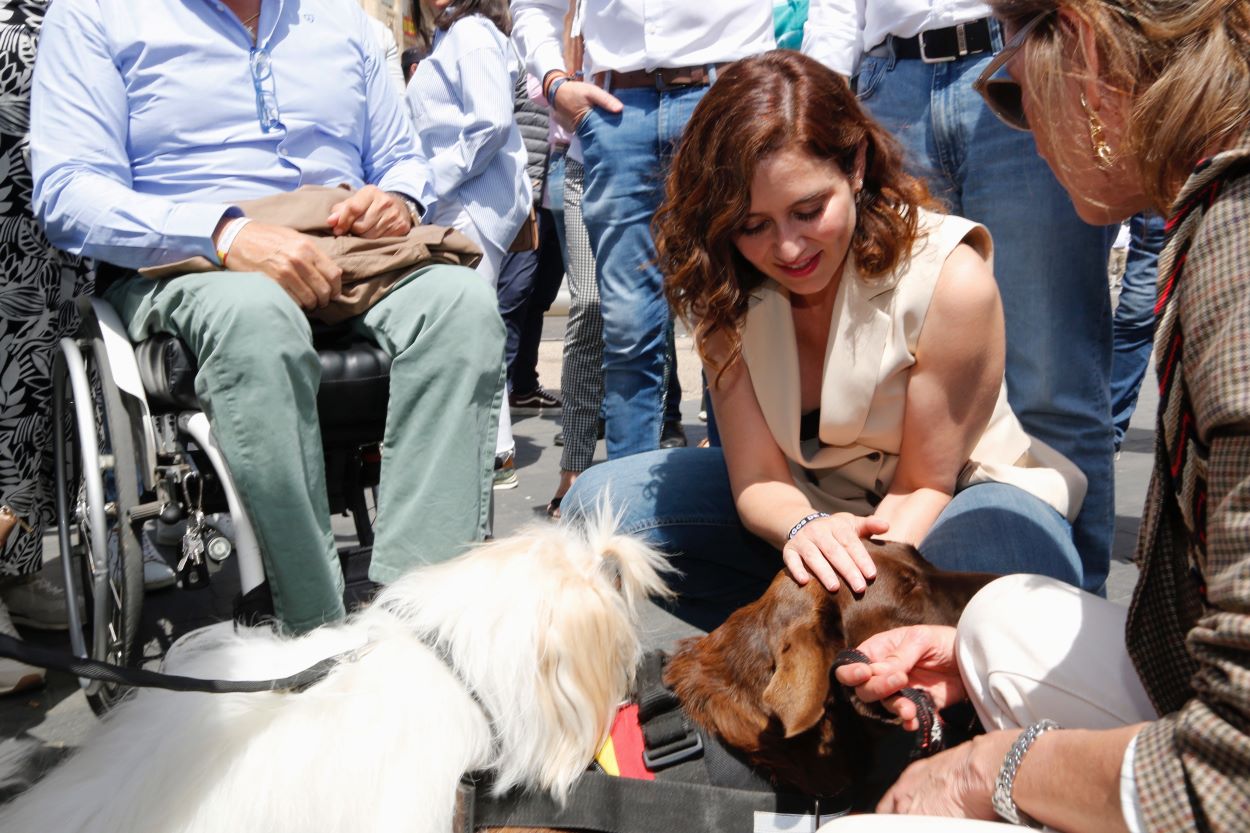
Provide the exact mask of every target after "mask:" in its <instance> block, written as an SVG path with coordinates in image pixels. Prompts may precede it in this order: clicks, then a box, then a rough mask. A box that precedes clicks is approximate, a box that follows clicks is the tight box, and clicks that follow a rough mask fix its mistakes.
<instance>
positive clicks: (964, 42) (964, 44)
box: [919, 23, 968, 64]
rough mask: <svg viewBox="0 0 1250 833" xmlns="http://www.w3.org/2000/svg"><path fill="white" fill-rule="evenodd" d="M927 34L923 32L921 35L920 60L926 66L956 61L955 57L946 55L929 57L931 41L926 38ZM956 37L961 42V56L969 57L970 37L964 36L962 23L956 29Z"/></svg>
mask: <svg viewBox="0 0 1250 833" xmlns="http://www.w3.org/2000/svg"><path fill="white" fill-rule="evenodd" d="M925 34H926V33H925V32H921V33H920V35H919V37H920V60H922V61H924V62H925V63H926V64H945V63H948V62H950V61H953V60H955V58H956V56H955V55H944V56H942V57H940V58H930V57H929V41H928V39H927V38H926V37H925ZM955 36H956V37H957V38H958V40H959V54H960V55H967V54H968V37H967V35H965V34H964V25H963V24H962V23H960V24H959V25H958V26H956V27H955Z"/></svg>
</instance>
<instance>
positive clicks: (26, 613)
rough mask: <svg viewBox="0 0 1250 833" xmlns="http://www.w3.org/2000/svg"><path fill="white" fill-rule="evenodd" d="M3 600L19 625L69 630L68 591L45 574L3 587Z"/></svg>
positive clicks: (1, 596)
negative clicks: (66, 603) (66, 598)
mask: <svg viewBox="0 0 1250 833" xmlns="http://www.w3.org/2000/svg"><path fill="white" fill-rule="evenodd" d="M0 603H3V605H4V606H6V607H7V608H8V609H9V615H10V616H11V617H12V618H13V621H14V622H16V623H17V624H19V625H23V626H25V627H28V628H36V629H37V630H41V631H63V630H68V629H69V618H68V616H69V614H68V612H67V610H66V608H65V590H64V589H62V588H61V587H60V586H58V585H56V584H53V583H52V582H50V581H48V580H47V579H46V578H44V577H43V576H41V575H36V576H35V577H34V578H32V579H29V580H26V581H21V582H18V583H16V584H10V585H8V586H6V587H4V588H0Z"/></svg>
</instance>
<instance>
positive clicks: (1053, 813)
mask: <svg viewBox="0 0 1250 833" xmlns="http://www.w3.org/2000/svg"><path fill="white" fill-rule="evenodd" d="M1145 725H1146V724H1145V723H1138V724H1134V725H1132V726H1123V727H1121V728H1118V729H1105V730H1101V731H1088V730H1084V729H1068V730H1065V731H1057V732H1047V733H1046V734H1044V735H1042V736H1041V737H1039V738H1038V739H1037V741H1036V742H1035V743H1034V744H1033V746H1032V747H1031V748H1030V749H1029V751H1028V754H1027V755H1026V756H1025V758H1024V761H1023V762H1022V763H1021V765H1020V769H1019V771H1018V772H1017V773H1016V781H1015V789H1014V790H1013V792H1012V795H1013V797H1014V799H1015V802H1016V806H1017V807H1019V808H1020V809H1021V810H1023V811H1024V812H1025V813H1027V814H1028V815H1029V816H1031V817H1032V818H1034V819H1036V820H1037V821H1039V822H1042V823H1043V824H1045V825H1046V826H1047V827H1050V828H1053V829H1055V830H1060V831H1063V833H1121V831H1127V830H1128V827H1127V825H1125V823H1124V814H1123V812H1122V810H1121V808H1120V764H1121V762H1122V761H1123V760H1124V751H1125V750H1126V749H1127V748H1128V744H1129V741H1131V740H1132V739H1133V737H1134V736H1136V734H1137V733H1138V732H1140V731H1141V730H1142V728H1143V727H1144V726H1145Z"/></svg>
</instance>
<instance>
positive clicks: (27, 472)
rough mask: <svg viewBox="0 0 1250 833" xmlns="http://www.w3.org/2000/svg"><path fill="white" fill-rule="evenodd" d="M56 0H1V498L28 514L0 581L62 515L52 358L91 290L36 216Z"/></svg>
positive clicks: (34, 564) (26, 564)
mask: <svg viewBox="0 0 1250 833" xmlns="http://www.w3.org/2000/svg"><path fill="white" fill-rule="evenodd" d="M46 7H47V0H0V504H4V503H8V504H10V505H11V506H12V507H13V508H14V509H15V510H16V511H17V513H18V514H19V515H21V516H23V517H25V518H26V519H28V520H29V521H30V522H31V524H32V525H33V527H34V533H33V534H31V533H25V532H23V531H22V530H21V529H20V528H19V529H15V530H14V531H13V534H12V535H10V536H9V541H8V544H7V546H6V547H5V549H4V552H2V553H0V581H2V580H3V578H4V577H6V576H15V575H24V574H28V573H32V572H35V571H37V570H38V569H39V563H40V554H41V551H42V547H41V539H42V532H43V528H44V526H45V525H48V524H50V523H51V522H52V520H53V504H52V495H53V491H52V479H51V478H52V451H51V448H52V446H51V440H52V434H51V431H50V427H51V395H52V384H51V373H50V371H51V367H52V356H53V351H54V349H55V347H56V342H57V340H58V339H59V338H61V337H62V336H64V335H66V334H68V333H70V332H72V331H73V330H74V327H75V324H76V321H75V318H76V316H75V313H74V306H73V302H74V299H75V298H76V297H78V296H79V295H82V294H84V293H87V292H89V291H90V288H91V283H90V277H89V275H88V270H87V267H86V265H85V264H84V262H83V261H82V260H81V259H80V258H77V257H72V256H70V255H67V254H65V253H63V252H60V251H57V250H56V249H54V248H53V247H52V244H51V243H49V242H48V240H47V238H45V237H44V235H43V230H42V229H41V228H40V227H39V224H38V223H37V222H36V221H35V219H34V217H33V216H32V215H31V209H30V196H31V177H30V154H29V148H28V139H27V134H28V132H29V127H30V88H31V75H32V72H33V70H34V66H35V45H36V43H37V41H38V36H39V27H40V24H41V23H42V22H43V15H44V10H45V8H46Z"/></svg>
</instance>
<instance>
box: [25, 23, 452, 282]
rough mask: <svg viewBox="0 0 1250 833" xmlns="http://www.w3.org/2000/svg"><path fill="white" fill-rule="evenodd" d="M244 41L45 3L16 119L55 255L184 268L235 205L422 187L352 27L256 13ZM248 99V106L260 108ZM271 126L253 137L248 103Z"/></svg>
mask: <svg viewBox="0 0 1250 833" xmlns="http://www.w3.org/2000/svg"><path fill="white" fill-rule="evenodd" d="M257 30H258V37H257V43H256V48H257V49H258V50H264V52H265V53H267V55H268V63H269V67H270V73H271V74H266V73H265V71H264V66H263V57H262V58H261V61H260V65H259V71H258V72H257V71H254V70H253V67H254V66H255V65H257V61H256V60H255V59H254V58H253V57H252V55H251V53H252V50H253V45H252V41H251V36H250V34H249V33H248V32H247V30H246V29H245V28H244V27H243V25H242V23H241V22H240V21H239V19H238V18H237V17H235V15H234V14H233V13H232V12H231V11H230V10H229V9H228V8H227V7H226V6H224V5H223V4H222V3H220V2H217V1H216V0H144V1H143V2H136V0H56V2H54V3H52V4H51V6H50V8H49V11H48V15H47V18H46V19H45V21H44V25H43V33H42V36H41V40H40V45H39V54H38V60H37V61H36V65H35V78H34V91H33V100H32V118H31V163H32V167H33V169H34V179H35V182H34V199H33V203H34V209H35V212H36V215H37V216H38V217H39V218H40V220H41V221H42V222H43V224H44V226H45V228H46V230H47V234H48V237H49V238H50V239H51V240H52V242H53V243H55V244H56V245H57V246H59V247H61V248H63V249H67V250H69V251H71V252H74V253H78V254H84V255H87V256H89V257H93V258H97V259H100V260H103V261H107V262H109V263H115V264H118V265H121V266H129V267H135V268H138V267H142V266H150V265H155V264H159V263H168V262H172V261H175V260H180V259H182V258H186V257H191V256H194V255H204V256H206V257H208V258H210V259H211V260H214V261H216V253H215V251H214V249H213V243H212V240H211V234H212V232H213V230H214V229H215V227H216V226H217V223H218V222H219V221H220V219H221V218H222V216H223V215H224V214H226V213H228V212H231V211H233V210H235V209H234V204H235V203H237V202H238V201H240V200H246V199H252V198H256V197H263V196H267V195H271V194H273V193H276V192H284V191H291V190H294V189H295V188H298V187H299V186H301V185H337V184H339V183H347V184H349V185H351V186H353V187H357V188H359V187H361V186H363V185H364V184H366V183H371V184H374V185H377V186H378V187H379V188H381V189H383V190H384V191H399V192H401V193H404V194H407V195H408V196H410V197H412V198H414V199H416V200H418V201H419V202H421V203H422V204H423V205H425V206H426V207H427V209H428V208H429V207H430V206H431V205H432V204H433V203H434V202H435V195H434V191H433V189H432V188H431V174H430V169H429V165H428V163H427V162H426V160H425V158H424V157H422V156H421V154H420V152H419V151H418V150H417V147H416V141H415V136H414V133H413V129H412V124H411V121H410V120H409V118H408V114H407V112H406V111H405V109H404V104H403V100H402V98H401V97H400V95H399V93H398V92H397V91H396V90H395V87H394V86H393V85H392V83H391V81H390V79H389V78H388V77H387V74H386V67H385V64H384V58H383V56H382V53H381V51H380V48H379V47H378V45H377V43H376V42H375V40H374V38H373V36H372V34H371V33H370V32H369V29H368V23H367V20H366V17H365V15H364V12H363V11H362V10H361V9H360V7H359V6H357V5H356V4H355V3H353V2H348V1H347V0H263V2H262V4H261V12H260V18H259V20H258V21H257ZM262 92H263V93H264V97H262V95H261V93H262ZM264 100H268V101H271V102H272V103H273V104H275V105H276V111H272V112H271V113H270V115H271V116H273V117H274V118H273V119H272V121H274V122H280V124H277V125H276V126H272V127H271V129H270V130H268V131H266V130H265V129H263V127H262V113H261V106H260V104H261V102H262V101H264Z"/></svg>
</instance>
